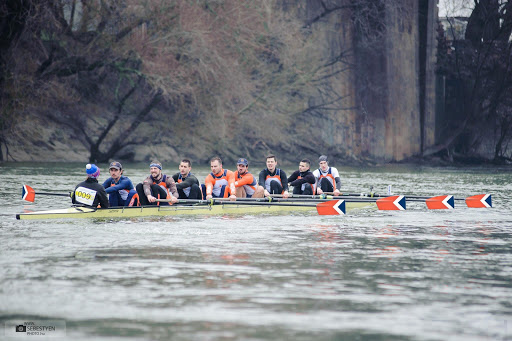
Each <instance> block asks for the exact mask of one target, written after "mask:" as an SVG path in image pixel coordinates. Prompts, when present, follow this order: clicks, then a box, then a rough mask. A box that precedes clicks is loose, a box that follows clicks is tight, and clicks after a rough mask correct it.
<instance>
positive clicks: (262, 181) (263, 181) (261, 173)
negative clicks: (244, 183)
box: [258, 170, 265, 188]
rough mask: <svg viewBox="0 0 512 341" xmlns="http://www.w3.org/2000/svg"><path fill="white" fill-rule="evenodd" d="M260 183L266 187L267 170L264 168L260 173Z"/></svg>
mask: <svg viewBox="0 0 512 341" xmlns="http://www.w3.org/2000/svg"><path fill="white" fill-rule="evenodd" d="M258 185H260V186H261V187H263V188H265V170H262V171H261V172H260V175H259V177H258Z"/></svg>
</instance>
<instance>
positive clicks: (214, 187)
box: [201, 156, 236, 200]
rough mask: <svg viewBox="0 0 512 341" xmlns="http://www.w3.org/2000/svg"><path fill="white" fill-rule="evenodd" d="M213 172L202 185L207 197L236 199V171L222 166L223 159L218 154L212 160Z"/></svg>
mask: <svg viewBox="0 0 512 341" xmlns="http://www.w3.org/2000/svg"><path fill="white" fill-rule="evenodd" d="M210 169H211V170H212V172H211V173H210V174H208V176H206V179H204V185H202V186H201V187H202V189H203V196H204V198H205V199H211V198H228V197H229V199H230V200H236V194H235V193H236V189H235V173H233V172H232V171H230V170H228V169H223V168H222V159H221V158H220V157H218V156H216V157H213V158H212V159H211V160H210Z"/></svg>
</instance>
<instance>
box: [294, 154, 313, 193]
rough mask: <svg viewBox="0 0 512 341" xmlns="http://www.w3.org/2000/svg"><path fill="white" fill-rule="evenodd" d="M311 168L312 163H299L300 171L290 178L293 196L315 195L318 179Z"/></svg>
mask: <svg viewBox="0 0 512 341" xmlns="http://www.w3.org/2000/svg"><path fill="white" fill-rule="evenodd" d="M310 167H311V161H309V160H308V159H302V160H301V161H300V162H299V170H296V171H295V172H293V174H292V175H290V177H289V178H288V185H289V186H293V194H303V195H313V192H314V190H313V187H314V186H315V182H316V179H315V176H314V175H313V173H312V172H311V170H310Z"/></svg>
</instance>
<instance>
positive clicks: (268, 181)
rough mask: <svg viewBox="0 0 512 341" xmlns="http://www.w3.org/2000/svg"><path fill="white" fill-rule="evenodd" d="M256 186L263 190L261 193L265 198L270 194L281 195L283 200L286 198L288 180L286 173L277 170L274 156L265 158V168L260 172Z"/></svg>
mask: <svg viewBox="0 0 512 341" xmlns="http://www.w3.org/2000/svg"><path fill="white" fill-rule="evenodd" d="M258 185H260V186H262V187H264V188H265V190H264V191H263V193H264V195H265V196H266V197H268V196H270V195H271V194H282V195H283V198H288V196H289V195H290V194H289V193H288V179H287V178H286V173H285V172H284V171H283V170H282V169H279V168H277V158H276V156H275V155H272V154H271V155H268V156H267V168H265V169H264V170H262V171H261V172H260V175H259V179H258Z"/></svg>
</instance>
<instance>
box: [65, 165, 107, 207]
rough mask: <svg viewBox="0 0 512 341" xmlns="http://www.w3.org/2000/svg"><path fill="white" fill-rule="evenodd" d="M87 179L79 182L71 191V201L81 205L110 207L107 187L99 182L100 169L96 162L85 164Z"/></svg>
mask: <svg viewBox="0 0 512 341" xmlns="http://www.w3.org/2000/svg"><path fill="white" fill-rule="evenodd" d="M85 173H86V174H87V179H85V181H83V182H81V183H79V184H78V185H77V186H76V187H75V190H74V191H73V192H71V201H72V202H73V204H79V205H81V206H88V207H94V208H96V207H98V205H99V206H100V207H101V208H108V198H107V192H105V188H103V186H102V185H100V184H99V183H98V177H99V176H100V169H99V167H98V166H96V165H95V164H87V165H86V166H85Z"/></svg>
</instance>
